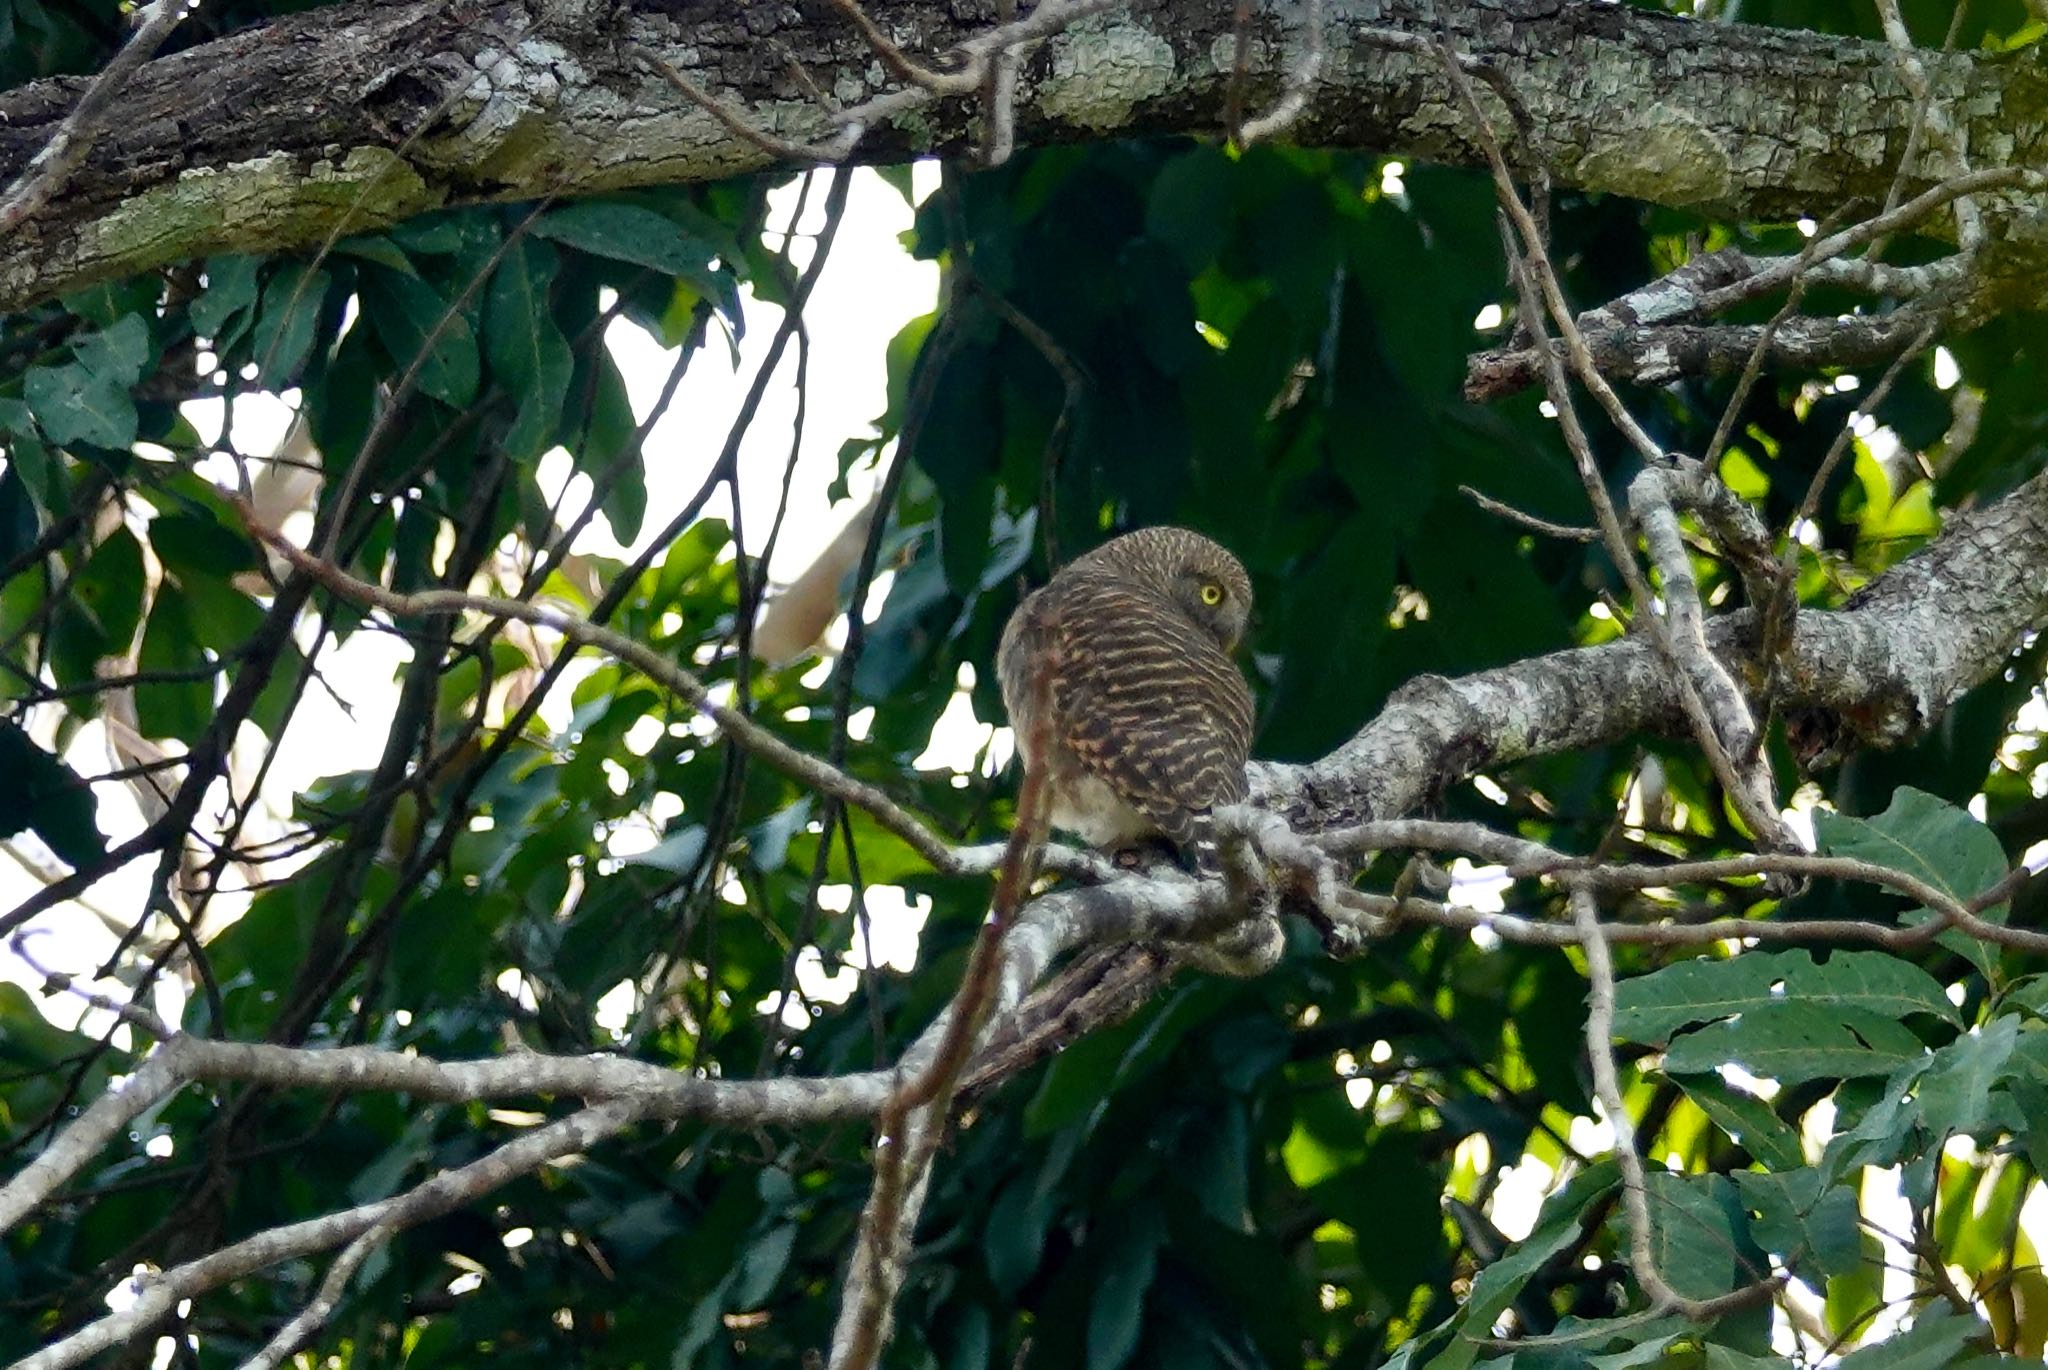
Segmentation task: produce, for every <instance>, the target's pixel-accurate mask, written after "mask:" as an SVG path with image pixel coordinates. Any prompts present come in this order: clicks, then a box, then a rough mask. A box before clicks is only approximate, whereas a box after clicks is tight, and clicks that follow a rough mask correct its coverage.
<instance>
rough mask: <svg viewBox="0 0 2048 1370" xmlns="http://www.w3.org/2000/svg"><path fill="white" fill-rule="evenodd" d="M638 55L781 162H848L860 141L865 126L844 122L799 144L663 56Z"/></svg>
mask: <svg viewBox="0 0 2048 1370" xmlns="http://www.w3.org/2000/svg"><path fill="white" fill-rule="evenodd" d="M635 55H636V56H637V57H639V59H640V60H641V62H642V63H644V64H645V65H646V66H647V68H648V69H649V70H650V71H652V72H653V73H654V74H655V75H657V76H659V77H661V79H662V80H664V81H666V82H668V83H669V85H670V86H672V87H674V88H675V91H676V93H677V94H678V95H681V96H682V97H683V98H684V99H685V100H688V101H689V102H690V103H691V104H693V105H695V106H697V107H698V108H699V109H701V110H703V111H704V112H705V113H707V114H709V115H710V116H711V117H712V118H714V119H716V120H718V122H719V123H721V124H723V125H725V127H726V129H727V130H728V131H730V132H731V133H732V134H733V135H734V136H735V137H738V138H739V139H741V140H742V141H744V142H748V143H752V144H753V145H754V146H755V147H757V148H759V149H761V151H763V152H765V153H767V154H768V155H769V156H770V157H773V158H775V159H777V160H778V161H785V162H796V163H799V164H801V163H805V162H838V161H844V160H845V158H846V156H847V154H848V153H850V152H852V151H853V148H854V144H856V143H858V142H859V141H860V135H861V132H862V128H861V125H859V124H847V125H844V126H843V127H841V128H840V130H839V131H838V132H837V133H835V134H833V135H832V136H831V137H830V138H826V139H822V140H820V141H818V142H813V143H799V142H794V141H792V140H790V139H788V138H783V137H780V136H778V135H776V134H773V133H770V132H768V131H767V130H766V129H763V128H759V127H757V126H756V125H755V124H754V121H753V120H751V119H749V118H748V117H747V116H746V115H745V114H744V113H743V112H742V111H740V110H739V109H737V108H735V107H734V106H732V105H729V104H727V103H726V102H725V101H723V100H721V99H719V98H718V97H717V96H715V95H713V94H712V93H711V92H710V91H708V90H705V89H704V88H703V87H702V86H700V85H698V84H697V83H696V82H695V81H692V80H691V79H690V78H689V77H687V76H685V75H683V74H682V73H681V72H680V71H677V70H676V69H675V67H673V66H671V65H670V64H669V63H668V62H666V61H664V60H663V59H662V58H660V57H657V56H656V55H654V54H653V53H651V52H648V51H646V50H645V49H638V50H636V52H635Z"/></svg>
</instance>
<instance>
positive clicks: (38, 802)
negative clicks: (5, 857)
mask: <svg viewBox="0 0 2048 1370" xmlns="http://www.w3.org/2000/svg"><path fill="white" fill-rule="evenodd" d="M0 776H6V777H8V780H7V783H6V784H4V785H0V837H12V836H14V834H16V833H18V832H21V831H23V830H24V829H28V830H31V831H33V832H34V833H35V835H36V836H37V837H40V838H42V839H43V843H44V845H46V846H48V847H49V849H50V850H51V851H53V852H55V853H56V854H57V857H58V859H60V860H62V861H63V862H64V863H65V864H66V865H69V866H72V867H78V866H83V865H85V864H86V863H88V862H90V861H94V860H97V859H98V858H99V857H102V856H105V855H106V853H107V840H106V838H105V837H103V836H101V835H100V829H99V823H98V806H97V805H96V804H95V803H94V801H93V795H92V788H91V787H90V786H88V785H87V784H86V783H85V781H84V780H82V779H80V778H79V775H78V772H76V771H74V770H72V769H71V767H69V766H67V765H65V764H64V762H63V761H62V760H60V759H59V758H58V757H56V756H53V755H51V754H50V753H49V752H46V751H44V750H43V749H42V748H41V747H38V746H37V745H36V744H35V743H34V742H33V741H32V740H31V739H30V738H29V735H28V734H27V733H25V732H23V731H22V730H21V726H20V725H19V724H17V723H15V722H14V721H13V720H12V719H0Z"/></svg>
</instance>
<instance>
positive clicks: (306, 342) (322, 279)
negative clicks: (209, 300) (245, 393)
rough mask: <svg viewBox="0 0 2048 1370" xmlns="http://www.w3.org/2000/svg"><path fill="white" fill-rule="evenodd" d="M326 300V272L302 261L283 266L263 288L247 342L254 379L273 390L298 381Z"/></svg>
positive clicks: (310, 350) (310, 349)
mask: <svg viewBox="0 0 2048 1370" xmlns="http://www.w3.org/2000/svg"><path fill="white" fill-rule="evenodd" d="M326 299H327V273H326V272H324V271H322V270H320V269H319V268H318V267H315V266H312V265H309V264H307V263H303V262H291V263H288V264H286V265H285V266H284V267H283V268H282V269H280V270H279V271H278V273H277V274H276V275H274V276H272V277H271V278H270V284H269V285H266V286H265V287H263V307H262V310H261V311H260V312H259V313H258V314H257V316H256V331H255V333H254V334H252V335H251V337H250V339H249V349H250V355H251V357H252V358H253V360H254V361H255V363H256V378H257V379H258V380H259V381H261V382H262V383H263V384H264V385H265V386H268V387H269V388H270V389H273V390H281V389H283V388H284V387H285V386H287V385H290V384H292V383H293V382H294V381H296V380H297V379H298V375H299V368H301V367H302V366H304V365H305V364H306V358H307V357H308V356H309V355H310V354H311V353H312V351H313V330H314V326H315V325H316V324H318V323H319V321H320V308H321V305H322V304H323V303H325V301H326Z"/></svg>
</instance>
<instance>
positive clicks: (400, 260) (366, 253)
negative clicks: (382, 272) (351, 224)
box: [334, 233, 420, 276]
mask: <svg viewBox="0 0 2048 1370" xmlns="http://www.w3.org/2000/svg"><path fill="white" fill-rule="evenodd" d="M334 251H335V253H336V254H337V255H339V256H343V257H357V258H360V259H361V260H363V261H366V262H375V263H376V264H377V265H378V266H381V267H384V268H386V269H387V270H391V271H396V272H398V273H399V274H400V275H402V276H417V275H419V274H420V273H419V270H418V269H417V268H416V267H414V266H413V264H412V258H410V257H408V256H406V255H405V249H404V248H402V247H400V246H399V245H398V244H397V243H395V242H393V241H391V239H390V237H389V236H387V235H385V234H382V233H364V234H361V235H359V236H357V237H354V238H343V239H342V240H341V241H340V242H338V243H336V244H335V245H334Z"/></svg>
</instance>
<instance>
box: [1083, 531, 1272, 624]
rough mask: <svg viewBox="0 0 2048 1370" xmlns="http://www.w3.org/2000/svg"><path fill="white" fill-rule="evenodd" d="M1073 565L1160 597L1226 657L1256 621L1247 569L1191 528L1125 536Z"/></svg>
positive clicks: (1139, 532)
mask: <svg viewBox="0 0 2048 1370" xmlns="http://www.w3.org/2000/svg"><path fill="white" fill-rule="evenodd" d="M1074 566H1075V567H1076V568H1077V569H1078V568H1081V567H1084V566H1085V567H1087V568H1089V569H1100V570H1103V571H1109V572H1112V573H1114V574H1117V575H1122V576H1127V577H1129V578H1130V579H1132V580H1135V581H1137V582H1139V583H1140V584H1142V585H1144V586H1145V587H1146V588H1147V589H1150V590H1154V591H1156V592H1158V593H1159V594H1161V595H1163V596H1165V597H1166V598H1167V599H1168V600H1170V601H1171V602H1172V603H1173V605H1174V607H1175V608H1177V609H1179V610H1180V611H1181V612H1182V613H1184V614H1186V615H1187V616H1188V617H1189V618H1190V619H1192V620H1193V621H1194V622H1195V623H1196V624H1197V625H1198V626H1199V627H1201V628H1202V629H1204V630H1205V631H1207V632H1209V633H1212V634H1214V636H1215V638H1216V640H1217V642H1219V643H1220V644H1222V647H1223V650H1224V651H1226V652H1230V651H1235V650H1236V649H1237V644H1238V643H1239V642H1241V641H1242V640H1243V639H1244V630H1245V628H1246V626H1247V625H1248V624H1249V623H1250V622H1251V617H1252V582H1251V577H1250V576H1248V575H1246V574H1245V570H1244V564H1243V563H1242V562H1240V561H1239V560H1238V559H1237V558H1236V557H1234V556H1232V555H1230V553H1228V552H1226V551H1224V550H1223V548H1222V546H1221V545H1219V544H1218V543H1216V542H1213V541H1211V540H1210V539H1208V538H1205V537H1203V536H1202V535H1201V534H1200V533H1197V532H1193V531H1191V530H1189V529H1186V528H1140V529H1138V530H1137V531H1136V532H1133V533H1125V534H1124V535H1123V536H1122V537H1120V538H1112V539H1110V540H1109V541H1108V542H1105V543H1103V544H1102V545H1101V546H1100V547H1098V548H1096V549H1095V550H1094V551H1092V552H1090V553H1088V554H1087V555H1086V556H1082V557H1079V558H1077V559H1076V560H1075V562H1074Z"/></svg>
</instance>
